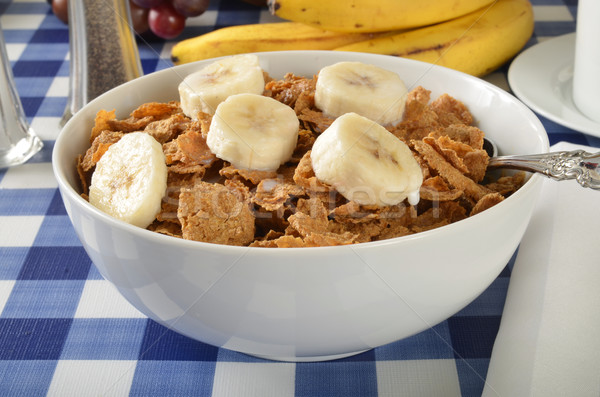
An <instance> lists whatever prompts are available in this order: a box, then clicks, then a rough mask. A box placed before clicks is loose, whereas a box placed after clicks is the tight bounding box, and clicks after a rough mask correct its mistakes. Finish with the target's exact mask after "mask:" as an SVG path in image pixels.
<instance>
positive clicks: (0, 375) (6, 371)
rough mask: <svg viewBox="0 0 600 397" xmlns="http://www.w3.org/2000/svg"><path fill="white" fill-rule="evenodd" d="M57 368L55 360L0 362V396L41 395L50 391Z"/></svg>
mask: <svg viewBox="0 0 600 397" xmlns="http://www.w3.org/2000/svg"><path fill="white" fill-rule="evenodd" d="M55 368H56V361H53V360H23V361H0V395H2V396H36V395H39V394H40V393H39V391H40V390H48V387H49V386H50V382H51V381H52V375H53V374H54V369H55Z"/></svg>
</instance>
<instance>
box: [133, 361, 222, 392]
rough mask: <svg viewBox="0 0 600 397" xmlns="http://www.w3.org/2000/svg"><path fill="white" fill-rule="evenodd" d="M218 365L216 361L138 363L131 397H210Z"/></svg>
mask: <svg viewBox="0 0 600 397" xmlns="http://www.w3.org/2000/svg"><path fill="white" fill-rule="evenodd" d="M215 364H216V363H215V362H213V361H138V364H137V367H136V369H135V375H134V377H133V382H132V384H131V389H130V391H129V395H130V396H139V397H147V396H198V397H203V396H207V397H210V396H211V393H212V387H213V378H214V374H215ZM157 374H160V376H157Z"/></svg>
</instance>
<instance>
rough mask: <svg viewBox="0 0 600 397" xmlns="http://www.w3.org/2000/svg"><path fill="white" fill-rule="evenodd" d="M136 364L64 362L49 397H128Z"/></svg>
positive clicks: (49, 391)
mask: <svg viewBox="0 0 600 397" xmlns="http://www.w3.org/2000/svg"><path fill="white" fill-rule="evenodd" d="M135 365H136V361H133V360H131V361H126V360H123V361H116V360H114V361H113V360H111V361H108V360H89V361H88V360H61V361H59V362H58V364H57V366H56V370H55V372H54V376H53V378H52V383H51V384H50V388H49V389H48V394H47V396H60V397H69V396H73V397H75V396H77V397H86V396H114V397H117V396H127V395H128V394H129V389H130V388H131V382H132V381H133V375H134V373H135Z"/></svg>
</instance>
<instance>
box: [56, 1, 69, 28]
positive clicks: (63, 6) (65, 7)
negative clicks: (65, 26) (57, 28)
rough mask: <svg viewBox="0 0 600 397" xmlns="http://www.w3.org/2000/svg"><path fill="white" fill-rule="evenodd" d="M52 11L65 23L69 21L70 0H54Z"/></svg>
mask: <svg viewBox="0 0 600 397" xmlns="http://www.w3.org/2000/svg"><path fill="white" fill-rule="evenodd" d="M52 12H53V13H54V15H56V17H57V18H58V19H60V20H61V21H63V22H64V23H69V2H68V1H67V0H53V1H52Z"/></svg>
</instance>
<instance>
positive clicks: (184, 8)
mask: <svg viewBox="0 0 600 397" xmlns="http://www.w3.org/2000/svg"><path fill="white" fill-rule="evenodd" d="M209 3H210V0H173V8H175V11H177V12H178V13H180V14H181V15H183V16H184V17H197V16H198V15H202V13H204V11H206V10H207V9H208V5H209Z"/></svg>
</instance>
